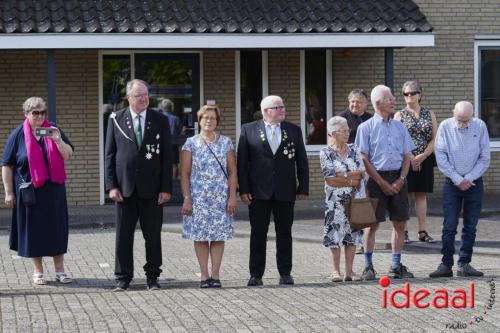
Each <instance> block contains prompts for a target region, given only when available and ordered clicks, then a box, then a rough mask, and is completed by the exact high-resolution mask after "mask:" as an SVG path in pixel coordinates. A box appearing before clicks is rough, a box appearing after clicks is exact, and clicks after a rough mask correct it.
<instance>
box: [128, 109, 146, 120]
mask: <svg viewBox="0 0 500 333" xmlns="http://www.w3.org/2000/svg"><path fill="white" fill-rule="evenodd" d="M129 111H130V116H131V117H132V119H135V117H136V116H140V117H141V119H146V113H147V112H148V109H146V110H144V111H142V112H141V113H135V112H134V110H132V108H130V107H129Z"/></svg>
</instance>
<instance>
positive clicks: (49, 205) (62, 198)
mask: <svg viewBox="0 0 500 333" xmlns="http://www.w3.org/2000/svg"><path fill="white" fill-rule="evenodd" d="M59 130H60V129H59ZM61 137H62V139H63V140H64V142H66V143H67V144H69V145H71V143H70V142H69V140H68V138H67V137H66V135H65V134H64V133H63V132H62V131H61ZM38 143H39V144H40V145H41V147H42V152H43V155H44V158H45V165H46V166H47V170H48V171H49V174H50V169H49V167H48V160H47V151H46V147H45V143H44V140H43V139H42V140H40V141H38ZM71 148H73V145H71ZM2 165H3V166H11V167H13V180H14V189H15V191H16V205H15V206H14V208H13V209H12V226H11V232H10V249H11V250H14V251H17V252H18V255H19V256H21V257H30V258H32V257H53V256H57V255H61V254H64V253H66V252H67V249H68V206H67V202H66V187H65V185H64V184H57V183H53V182H51V181H50V180H47V181H46V182H45V184H44V185H43V186H42V187H40V188H37V189H35V197H36V204H35V205H33V206H29V207H28V206H25V205H24V204H23V203H22V200H20V195H19V184H20V183H21V182H22V179H24V180H25V181H27V182H29V181H31V175H30V171H29V165H28V156H27V155H26V145H25V142H24V133H23V126H22V125H20V126H19V127H17V128H16V129H15V130H14V131H13V132H12V133H11V134H10V136H9V139H8V140H7V144H6V145H5V149H4V153H3V160H2ZM21 177H22V178H21ZM49 178H50V177H49Z"/></svg>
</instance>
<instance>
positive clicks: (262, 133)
mask: <svg viewBox="0 0 500 333" xmlns="http://www.w3.org/2000/svg"><path fill="white" fill-rule="evenodd" d="M259 132H260V139H261V140H262V141H263V142H265V141H266V136H265V135H264V132H262V130H261V129H260V128H259Z"/></svg>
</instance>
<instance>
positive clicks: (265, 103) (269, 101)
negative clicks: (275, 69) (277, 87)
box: [260, 95, 283, 112]
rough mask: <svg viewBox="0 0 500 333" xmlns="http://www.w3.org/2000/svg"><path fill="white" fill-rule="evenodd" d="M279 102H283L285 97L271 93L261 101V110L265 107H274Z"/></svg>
mask: <svg viewBox="0 0 500 333" xmlns="http://www.w3.org/2000/svg"><path fill="white" fill-rule="evenodd" d="M277 102H278V103H279V102H281V103H283V99H282V98H281V97H279V96H276V95H269V96H267V97H264V98H263V99H262V101H261V102H260V111H261V112H264V110H265V109H267V108H270V107H273V106H274V105H275V104H276V103H277Z"/></svg>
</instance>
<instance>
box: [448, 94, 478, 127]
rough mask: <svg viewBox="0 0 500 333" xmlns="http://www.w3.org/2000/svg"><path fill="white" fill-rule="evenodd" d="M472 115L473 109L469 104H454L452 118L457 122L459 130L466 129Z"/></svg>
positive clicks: (463, 102)
mask: <svg viewBox="0 0 500 333" xmlns="http://www.w3.org/2000/svg"><path fill="white" fill-rule="evenodd" d="M473 115H474V107H473V106H472V103H471V102H467V101H460V102H458V103H457V104H455V109H453V117H454V118H455V120H456V121H457V122H458V126H459V127H460V128H465V127H467V125H468V123H469V120H471V118H472V116H473Z"/></svg>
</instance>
